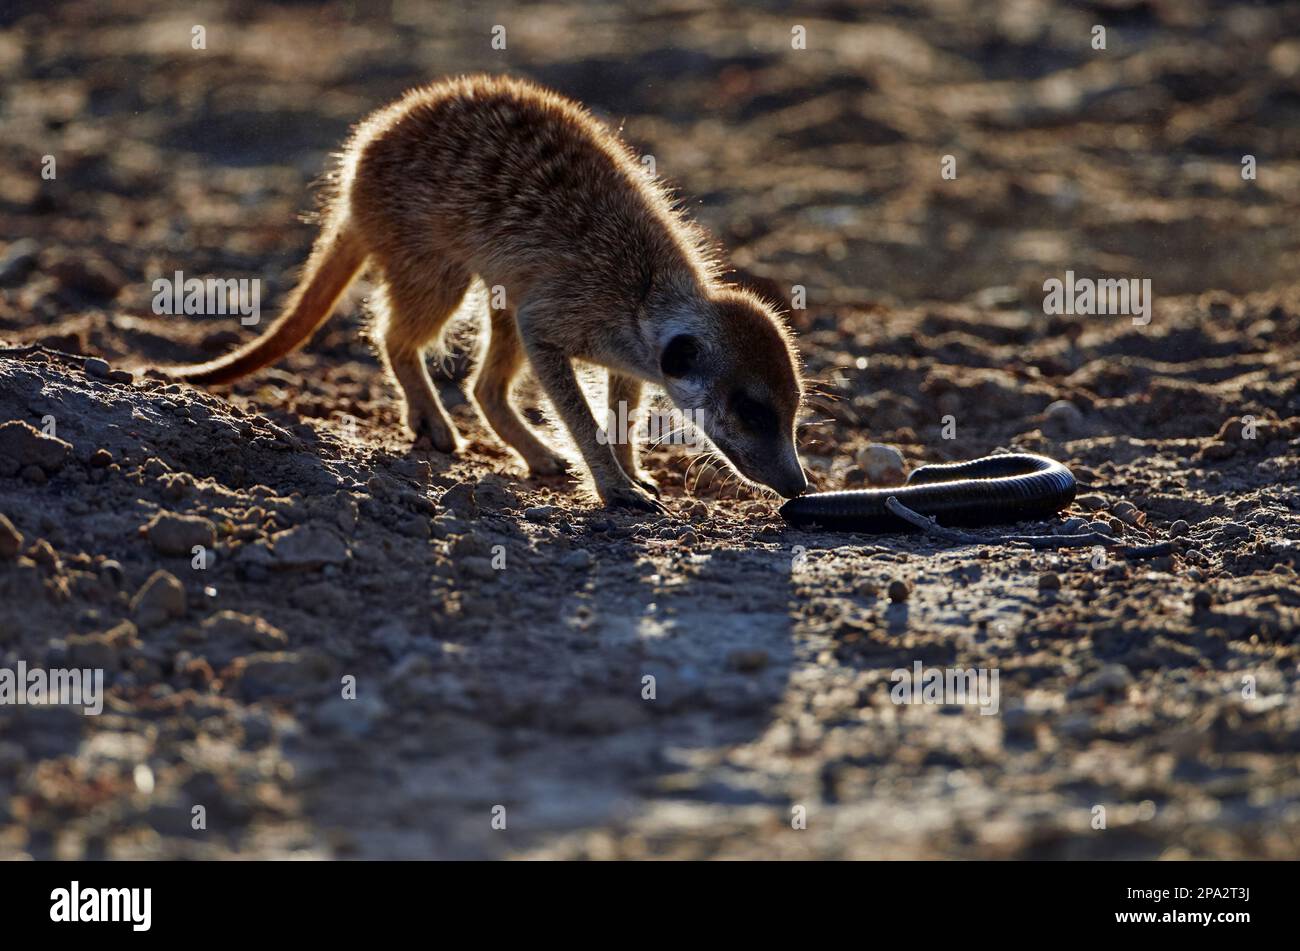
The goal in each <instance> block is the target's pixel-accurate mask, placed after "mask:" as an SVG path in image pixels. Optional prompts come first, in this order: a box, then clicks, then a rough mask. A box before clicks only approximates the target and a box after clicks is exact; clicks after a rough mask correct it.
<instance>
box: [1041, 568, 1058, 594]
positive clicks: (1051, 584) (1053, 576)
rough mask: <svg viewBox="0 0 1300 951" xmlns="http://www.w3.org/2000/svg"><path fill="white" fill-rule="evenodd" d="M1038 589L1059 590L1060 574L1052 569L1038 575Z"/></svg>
mask: <svg viewBox="0 0 1300 951" xmlns="http://www.w3.org/2000/svg"><path fill="white" fill-rule="evenodd" d="M1038 590H1039V591H1060V590H1061V576H1060V575H1058V574H1057V573H1056V572H1054V571H1045V572H1043V573H1042V574H1041V575H1039V576H1038Z"/></svg>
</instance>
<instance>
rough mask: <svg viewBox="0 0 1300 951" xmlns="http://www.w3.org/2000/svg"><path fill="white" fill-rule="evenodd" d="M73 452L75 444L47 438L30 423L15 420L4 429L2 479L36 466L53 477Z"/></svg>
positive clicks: (0, 442) (0, 448) (0, 445)
mask: <svg viewBox="0 0 1300 951" xmlns="http://www.w3.org/2000/svg"><path fill="white" fill-rule="evenodd" d="M71 453H72V444H71V443H69V442H64V441H63V440H62V439H58V438H56V437H54V436H47V435H45V433H42V432H40V431H39V430H37V429H36V428H35V427H33V426H32V425H30V424H29V423H24V422H22V421H21V420H11V421H10V422H7V423H5V424H4V425H3V426H0V476H15V475H18V474H19V473H20V472H24V471H25V470H27V469H29V468H32V467H35V468H37V469H40V470H41V473H42V475H53V474H54V473H56V472H58V471H59V470H60V469H61V468H63V464H64V463H65V462H66V461H67V460H68V456H69V455H71ZM26 477H27V476H26V474H25V472H24V478H26Z"/></svg>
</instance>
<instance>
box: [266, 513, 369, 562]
mask: <svg viewBox="0 0 1300 951" xmlns="http://www.w3.org/2000/svg"><path fill="white" fill-rule="evenodd" d="M271 549H272V553H273V555H274V560H273V562H272V566H273V567H275V568H279V569H284V570H290V571H293V570H307V569H312V568H322V567H324V566H325V565H344V564H347V561H348V559H349V558H350V557H351V553H350V552H349V551H348V546H347V545H346V544H344V542H343V540H342V539H340V538H339V537H338V536H337V535H336V534H334V532H333V531H331V530H330V529H328V528H325V527H324V526H323V525H314V524H307V525H295V526H294V527H293V528H289V529H286V530H285V531H283V532H277V533H276V534H274V535H272V536H271Z"/></svg>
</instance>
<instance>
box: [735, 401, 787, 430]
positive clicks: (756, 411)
mask: <svg viewBox="0 0 1300 951" xmlns="http://www.w3.org/2000/svg"><path fill="white" fill-rule="evenodd" d="M731 411H732V413H734V414H735V416H736V418H737V419H738V420H740V423H741V425H742V426H744V427H745V428H746V429H748V430H749V431H750V432H753V433H759V434H771V433H775V432H776V428H777V419H776V410H774V409H772V407H770V406H768V405H767V404H766V403H761V402H759V401H758V400H756V399H754V398H753V397H752V396H749V395H748V394H746V393H742V392H739V391H737V392H736V393H733V394H732V397H731Z"/></svg>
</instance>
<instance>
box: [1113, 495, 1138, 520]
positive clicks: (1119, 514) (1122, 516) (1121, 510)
mask: <svg viewBox="0 0 1300 951" xmlns="http://www.w3.org/2000/svg"><path fill="white" fill-rule="evenodd" d="M1110 511H1111V514H1113V515H1114V516H1115V517H1116V518H1118V519H1119V520H1120V521H1121V522H1125V523H1126V524H1129V525H1133V526H1137V525H1141V524H1142V521H1143V515H1142V513H1141V512H1140V511H1139V510H1138V507H1137V506H1136V505H1134V504H1133V503H1132V502H1127V501H1123V500H1121V501H1119V502H1116V503H1115V504H1114V505H1112V506H1111V509H1110Z"/></svg>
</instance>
